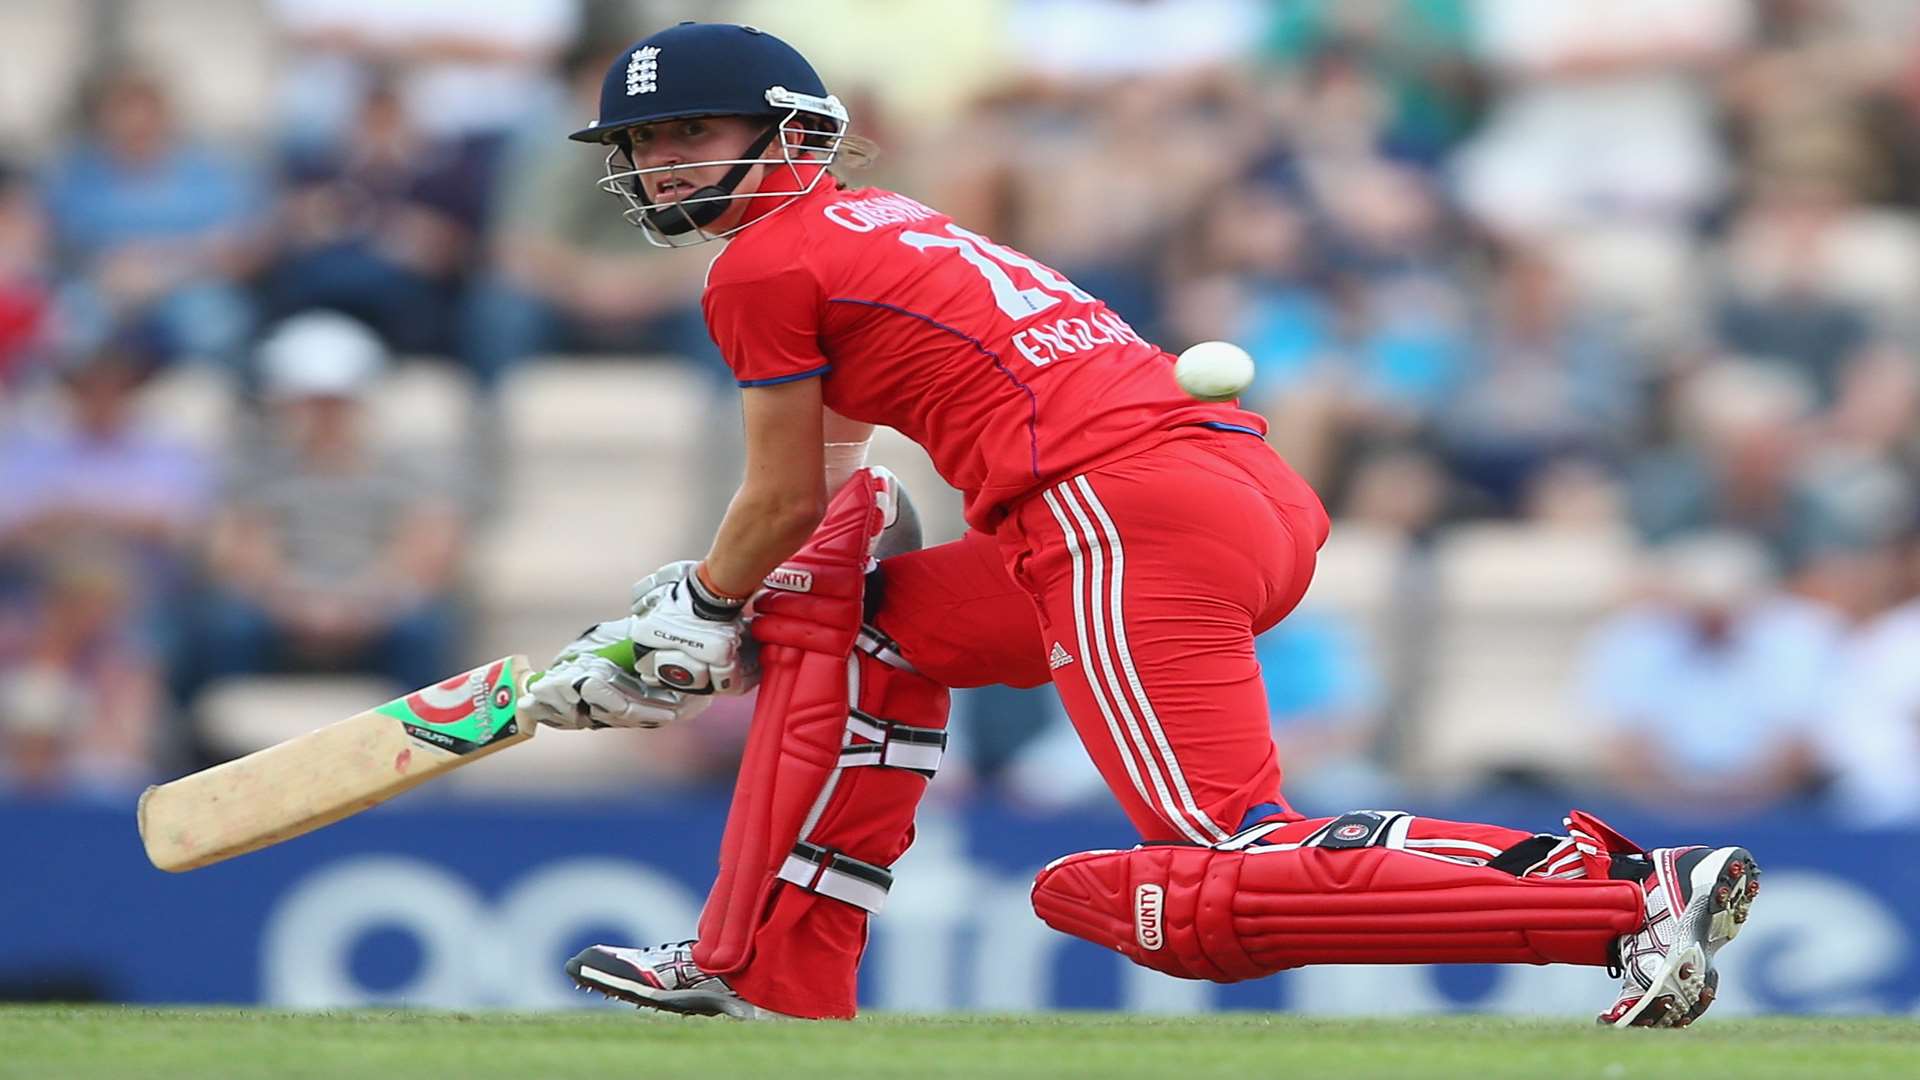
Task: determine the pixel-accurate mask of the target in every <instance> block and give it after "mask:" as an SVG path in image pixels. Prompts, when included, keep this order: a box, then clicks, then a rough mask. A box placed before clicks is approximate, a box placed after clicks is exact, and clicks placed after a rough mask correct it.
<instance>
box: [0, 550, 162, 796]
mask: <svg viewBox="0 0 1920 1080" xmlns="http://www.w3.org/2000/svg"><path fill="white" fill-rule="evenodd" d="M133 573H134V571H133V569H132V567H131V566H130V565H129V564H127V563H125V562H123V561H122V560H121V558H120V556H119V553H118V552H117V551H115V550H114V549H113V548H111V547H105V546H99V545H93V544H88V543H86V542H84V541H77V542H76V541H70V542H69V544H68V546H66V547H65V548H64V549H63V550H62V551H61V552H60V553H59V554H58V555H57V556H55V557H54V558H53V559H52V560H51V561H50V562H49V564H48V565H47V566H46V567H45V573H44V575H43V576H42V577H41V578H39V579H38V580H36V582H35V583H34V588H33V592H32V594H31V596H30V597H28V598H27V601H26V603H25V604H24V605H21V606H16V607H12V608H11V609H10V610H9V609H0V792H6V791H25V792H28V793H48V794H59V793H70V792H87V791H95V792H101V793H108V794H112V795H114V796H116V797H118V798H125V797H126V794H127V793H128V792H129V791H131V790H133V789H134V788H137V787H138V786H139V785H140V784H143V783H145V782H147V781H148V780H149V779H150V777H151V774H152V773H153V771H154V769H153V762H154V754H155V753H156V752H159V751H160V750H161V749H162V747H161V745H160V744H161V741H162V738H163V733H162V731H161V721H162V719H163V717H164V701H165V697H164V693H163V687H164V685H165V684H164V681H163V679H162V677H161V669H160V665H159V663H158V662H157V660H156V658H155V656H154V653H153V651H152V650H151V648H149V647H148V646H147V644H146V643H144V642H143V641H142V640H141V639H140V637H139V635H138V634H136V633H134V632H132V630H131V629H130V628H131V627H132V626H133V625H134V623H135V620H134V619H133V617H132V614H133V613H132V611H131V607H130V605H131V602H132V599H133V596H134V591H133V589H132V588H131V585H132V581H131V577H132V574H133Z"/></svg>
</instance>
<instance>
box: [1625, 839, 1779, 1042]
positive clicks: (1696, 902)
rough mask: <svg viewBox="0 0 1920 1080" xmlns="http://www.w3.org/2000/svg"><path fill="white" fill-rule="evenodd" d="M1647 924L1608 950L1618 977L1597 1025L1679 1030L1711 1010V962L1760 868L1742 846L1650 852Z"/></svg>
mask: <svg viewBox="0 0 1920 1080" xmlns="http://www.w3.org/2000/svg"><path fill="white" fill-rule="evenodd" d="M1646 857H1647V859H1648V861H1650V862H1651V863H1652V864H1653V869H1652V871H1651V872H1649V873H1648V874H1647V876H1646V879H1645V880H1644V881H1643V882H1642V883H1641V887H1642V888H1643V889H1645V890H1646V904H1647V923H1646V925H1645V926H1643V927H1641V928H1640V929H1639V930H1638V931H1636V932H1634V933H1632V934H1626V935H1622V936H1621V938H1620V939H1619V941H1618V942H1617V943H1616V945H1615V948H1616V949H1617V950H1618V953H1619V967H1620V968H1621V969H1623V972H1622V973H1623V975H1624V978H1623V979H1622V981H1621V984H1620V996H1619V997H1618V998H1615V999H1614V1002H1613V1007H1612V1008H1610V1009H1608V1010H1607V1011H1606V1012H1604V1013H1602V1014H1601V1015H1600V1017H1599V1021H1600V1023H1602V1024H1605V1025H1609V1026H1612V1027H1686V1026H1687V1025H1688V1024H1691V1023H1693V1022H1694V1021H1695V1020H1697V1019H1699V1018H1700V1014H1701V1013H1704V1012H1706V1011H1707V1006H1709V1005H1712V1004H1713V998H1714V994H1715V993H1717V992H1718V990H1719V986H1720V973H1719V972H1718V971H1715V970H1714V968H1713V956H1714V954H1715V953H1717V952H1719V951H1720V947H1721V946H1722V945H1725V944H1726V943H1727V942H1729V941H1732V940H1733V936H1734V935H1735V934H1738V933H1739V932H1740V927H1741V926H1742V925H1743V924H1745V923H1746V921H1747V914H1748V912H1749V910H1750V909H1751V908H1752V907H1753V898H1754V897H1755V896H1757V895H1759V893H1760V867H1759V866H1758V865H1756V864H1755V863H1754V861H1753V856H1752V855H1751V854H1750V853H1749V852H1748V851H1747V849H1746V848H1740V847H1723V848H1706V847H1680V848H1655V849H1654V850H1652V851H1650V852H1648V853H1647V855H1646Z"/></svg>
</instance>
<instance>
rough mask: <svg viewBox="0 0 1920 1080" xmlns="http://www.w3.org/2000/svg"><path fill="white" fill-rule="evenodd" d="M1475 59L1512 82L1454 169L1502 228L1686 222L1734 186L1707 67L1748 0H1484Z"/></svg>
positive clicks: (1472, 202) (1735, 29)
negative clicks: (1674, 0)
mask: <svg viewBox="0 0 1920 1080" xmlns="http://www.w3.org/2000/svg"><path fill="white" fill-rule="evenodd" d="M1475 14H1476V16H1477V20H1478V23H1477V26H1476V32H1477V37H1478V44H1479V55H1480V57H1481V59H1482V62H1484V63H1485V64H1486V65H1487V66H1488V67H1489V69H1491V70H1492V72H1493V73H1494V74H1495V75H1497V76H1498V77H1499V78H1501V79H1502V80H1503V81H1504V85H1503V86H1502V88H1501V89H1500V91H1499V93H1498V95H1497V98H1496V101H1495V103H1494V106H1493V109H1492V114H1491V115H1490V116H1489V117H1488V119H1487V123H1486V126H1485V127H1484V128H1483V129H1482V130H1481V132H1480V133H1479V134H1478V135H1476V136H1475V137H1474V138H1473V139H1472V140H1471V141H1470V142H1469V143H1468V144H1467V145H1466V146H1465V147H1463V148H1462V151H1461V153H1460V154H1459V155H1458V156H1456V158H1455V160H1454V165H1455V167H1456V169H1457V172H1458V177H1459V180H1460V186H1461V194H1462V198H1463V200H1464V201H1465V203H1466V206H1467V208H1468V210H1469V212H1471V213H1472V214H1473V215H1474V217H1476V218H1477V219H1479V220H1480V221H1481V222H1483V223H1484V224H1486V225H1487V226H1488V227H1490V228H1492V229H1494V230H1496V231H1499V232H1502V233H1511V232H1516V231H1517V232H1527V233H1535V232H1542V231H1553V230H1558V229H1563V228H1566V227H1569V226H1578V225H1583V224H1594V223H1600V222H1606V223H1610V224H1611V223H1625V222H1633V221H1639V222H1644V223H1650V224H1656V225H1660V226H1663V227H1665V226H1673V227H1679V226H1683V225H1685V224H1687V223H1688V221H1689V218H1691V216H1692V215H1694V214H1695V213H1697V212H1699V211H1701V210H1703V209H1705V208H1706V207H1708V206H1709V205H1710V204H1711V203H1712V201H1713V200H1714V199H1715V198H1716V197H1717V196H1719V194H1720V193H1721V191H1722V190H1723V188H1724V185H1725V184H1726V182H1727V166H1726V162H1725V160H1724V155H1723V154H1722V151H1721V149H1720V147H1719V145H1718V142H1717V140H1716V137H1715V133H1714V130H1713V125H1714V113H1713V106H1714V101H1713V98H1712V96H1711V94H1710V93H1709V92H1708V88H1707V86H1706V79H1705V76H1707V75H1709V74H1711V72H1712V71H1713V70H1714V68H1715V67H1716V65H1718V64H1719V63H1720V62H1722V61H1723V60H1724V59H1726V58H1727V57H1728V56H1729V55H1730V54H1731V53H1732V52H1733V50H1735V49H1737V48H1738V47H1739V46H1740V45H1741V44H1742V43H1743V42H1744V41H1745V39H1746V36H1747V31H1748V22H1749V18H1750V15H1749V11H1748V6H1747V5H1746V4H1744V3H1741V2H1740V0H1695V2H1693V3H1688V4H1683V5H1678V6H1676V5H1672V4H1668V3H1664V2H1663V0H1611V2H1609V3H1605V4H1555V3H1547V4H1543V3H1539V2H1538V0H1485V2H1483V3H1480V4H1478V5H1477V6H1476V7H1475Z"/></svg>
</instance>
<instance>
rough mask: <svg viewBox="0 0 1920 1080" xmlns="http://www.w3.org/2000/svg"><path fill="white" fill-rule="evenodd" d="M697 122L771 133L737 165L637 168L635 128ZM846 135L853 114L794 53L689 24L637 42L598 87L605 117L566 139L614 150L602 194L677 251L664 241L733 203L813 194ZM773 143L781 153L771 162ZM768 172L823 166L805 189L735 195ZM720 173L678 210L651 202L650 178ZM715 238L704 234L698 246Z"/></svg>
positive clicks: (765, 39)
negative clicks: (766, 168)
mask: <svg viewBox="0 0 1920 1080" xmlns="http://www.w3.org/2000/svg"><path fill="white" fill-rule="evenodd" d="M698 116H744V117H763V118H765V120H766V125H767V127H766V130H765V131H764V132H763V133H762V134H761V135H760V136H759V137H758V138H757V139H755V140H754V142H753V143H752V144H751V145H750V146H748V148H747V149H746V151H745V152H744V153H743V154H742V155H741V156H740V157H738V158H729V159H723V160H718V161H693V162H682V163H679V164H675V165H664V166H657V167H654V168H646V169H642V168H638V167H637V166H636V165H635V164H634V161H633V157H632V149H633V147H632V141H631V138H630V136H629V134H628V133H629V131H630V130H631V129H632V128H633V127H635V126H636V125H640V124H651V123H657V122H659V121H662V120H681V119H688V118H691V117H698ZM803 117H805V118H807V119H804V120H802V118H803ZM796 120H801V123H798V124H796V123H795V121H796ZM846 133H847V110H846V107H845V106H843V105H842V104H840V99H839V98H836V97H834V96H833V95H831V94H829V93H827V88H826V86H825V85H824V84H823V83H822V82H821V81H820V75H819V73H817V72H815V71H814V70H813V65H812V64H809V63H808V62H807V58H806V57H804V56H802V55H800V53H799V51H798V50H796V49H795V48H794V47H793V46H791V45H789V44H787V43H786V42H784V41H781V40H780V39H779V38H777V37H774V36H773V35H772V34H769V33H767V32H765V31H763V30H759V29H756V28H754V27H751V26H737V25H734V24H731V23H696V22H683V23H680V24H679V25H677V26H671V27H668V28H667V29H665V30H662V31H660V32H659V33H656V34H654V35H652V36H650V37H647V38H644V39H642V40H641V41H639V42H636V43H635V44H634V45H633V46H632V47H631V48H629V49H627V50H626V51H624V52H622V53H621V54H620V55H619V56H618V57H617V58H616V59H615V60H614V62H613V64H612V66H611V67H609V68H608V69H607V75H606V78H605V80H604V81H603V82H602V83H601V86H600V115H599V116H597V117H595V118H594V120H593V122H592V123H590V124H588V125H587V126H586V127H583V128H581V129H580V130H578V131H576V132H574V133H573V134H572V135H571V136H569V137H570V138H572V139H574V140H576V141H579V142H592V143H603V144H607V145H608V146H610V147H611V149H610V150H609V152H608V154H607V175H606V176H605V177H604V178H602V179H601V181H600V187H601V189H602V190H604V191H607V192H610V193H611V194H613V195H616V196H618V197H619V198H620V199H621V200H622V201H624V202H626V203H627V209H626V210H625V211H624V213H623V216H624V217H625V218H626V219H627V221H628V222H629V223H631V224H634V225H639V226H641V227H643V228H645V229H646V230H647V234H648V238H649V239H654V238H655V237H656V236H658V237H659V238H661V239H660V240H657V241H656V242H665V243H667V244H668V245H669V246H673V245H672V242H671V241H670V240H668V239H666V238H670V237H674V236H679V235H682V234H684V233H688V232H693V231H695V230H704V229H705V228H706V226H708V225H711V224H712V223H713V222H715V221H717V220H719V218H720V217H721V216H722V215H723V214H725V213H726V211H727V208H728V206H730V205H731V204H732V202H733V200H734V199H736V198H740V199H748V198H764V197H782V198H797V197H798V196H800V195H803V194H805V193H806V192H807V191H810V190H812V187H813V184H815V183H818V182H819V177H820V176H822V175H825V166H827V165H830V164H832V163H833V160H834V158H835V157H836V156H837V155H838V153H839V149H840V143H841V141H842V140H843V139H844V138H845V137H846ZM776 141H777V142H778V144H779V147H780V153H779V155H778V156H772V157H770V156H766V155H767V154H768V153H769V151H770V148H771V147H772V146H773V145H774V144H775V142H776ZM761 164H765V165H785V166H787V167H788V168H789V169H793V170H794V173H795V176H796V178H798V177H799V171H798V169H797V168H795V167H796V166H798V165H801V164H815V165H819V166H821V168H820V169H819V170H817V171H816V172H815V174H814V175H813V176H812V177H811V178H810V179H808V180H807V181H806V182H805V183H804V188H803V189H802V190H799V191H793V190H787V191H779V192H771V193H765V194H762V193H752V194H747V195H736V194H735V193H734V189H735V188H736V187H738V186H739V184H740V182H741V181H742V180H743V179H745V177H746V175H747V173H748V171H749V170H751V169H752V168H753V166H755V165H761ZM713 165H730V166H732V167H731V168H730V169H729V170H728V171H727V173H726V174H725V175H724V176H723V177H721V179H720V180H719V181H718V182H716V183H713V184H708V185H705V186H703V187H700V188H698V189H696V190H695V191H693V192H692V193H690V194H689V195H687V196H686V197H685V198H683V199H680V200H679V201H677V202H672V203H665V204H658V203H654V202H652V201H651V200H650V199H649V198H648V196H647V193H646V186H645V185H646V180H647V178H648V177H649V176H652V175H656V174H660V173H666V172H670V171H672V170H675V169H696V168H705V167H708V166H713ZM716 238H717V237H716V236H714V235H709V234H707V233H705V232H704V231H703V232H701V235H700V237H699V240H709V239H716ZM699 240H696V241H694V242H696V243H697V242H699Z"/></svg>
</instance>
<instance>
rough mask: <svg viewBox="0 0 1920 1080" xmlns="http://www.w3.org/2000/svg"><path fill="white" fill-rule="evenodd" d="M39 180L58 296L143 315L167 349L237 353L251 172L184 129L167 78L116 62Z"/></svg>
mask: <svg viewBox="0 0 1920 1080" xmlns="http://www.w3.org/2000/svg"><path fill="white" fill-rule="evenodd" d="M83 113H84V121H85V126H84V128H83V129H82V131H81V133H80V134H79V136H77V137H76V138H75V139H74V140H73V142H72V144H71V145H69V146H68V147H67V148H66V150H65V152H64V153H62V154H61V155H60V157H59V158H58V159H57V160H55V161H54V162H53V164H52V165H51V166H50V167H49V168H48V169H47V170H46V173H45V174H44V176H43V179H42V184H41V197H42V199H43V200H44V201H45V204H46V208H47V214H48V218H49V220H50V221H51V223H52V227H53V239H54V244H55V250H56V253H57V258H58V260H59V266H60V269H61V272H62V277H63V279H64V287H65V289H66V291H67V293H68V295H67V296H66V297H65V298H64V299H65V302H67V303H70V304H72V305H73V306H75V307H76V308H79V307H85V308H91V309H93V310H95V311H98V312H103V313H105V315H106V316H107V317H112V318H117V319H122V320H126V321H135V322H142V323H146V324H149V325H150V326H151V327H152V328H153V330H154V332H155V335H156V339H157V340H158V341H160V342H161V344H162V345H163V347H164V350H165V354H166V355H167V356H168V357H169V358H171V357H173V356H190V357H196V358H199V359H210V360H215V361H223V362H232V361H235V360H237V357H238V352H239V348H240V344H241V342H242V341H243V339H244V338H245V336H246V334H247V333H248V332H249V330H250V329H251V323H252V309H251V306H250V303H249V301H248V300H247V298H246V296H245V294H244V293H243V292H242V291H241V283H242V282H243V281H244V280H246V279H247V278H248V277H249V276H250V275H251V274H252V273H253V271H254V270H255V269H256V267H257V266H258V264H259V259H260V255H261V244H260V229H259V226H260V213H261V210H262V198H261V192H260V190H259V188H258V185H257V184H256V182H255V178H254V177H253V176H252V175H251V174H249V173H248V172H247V171H246V170H244V169H242V168H240V167H239V166H238V165H236V164H234V163H233V162H232V161H229V160H227V159H226V158H224V157H222V156H220V155H219V154H216V153H214V152H213V151H211V150H209V149H208V148H206V147H205V146H202V145H200V144H198V143H196V142H194V141H193V140H192V139H190V138H188V137H187V136H186V135H185V134H183V133H182V132H181V131H180V130H179V128H178V125H177V122H176V119H175V117H174V113H173V106H172V103H171V101H170V100H169V98H168V95H167V91H166V89H165V87H164V86H162V84H161V83H160V82H159V80H158V79H156V78H155V77H154V76H152V75H149V74H147V73H144V72H141V71H138V70H132V69H126V68H117V69H113V70H111V71H110V72H109V73H108V74H107V75H105V76H104V77H102V78H101V79H100V80H99V81H98V82H97V83H95V84H94V85H93V86H92V87H90V88H89V90H88V92H87V94H86V96H85V104H84V108H83Z"/></svg>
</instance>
